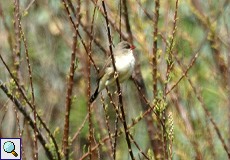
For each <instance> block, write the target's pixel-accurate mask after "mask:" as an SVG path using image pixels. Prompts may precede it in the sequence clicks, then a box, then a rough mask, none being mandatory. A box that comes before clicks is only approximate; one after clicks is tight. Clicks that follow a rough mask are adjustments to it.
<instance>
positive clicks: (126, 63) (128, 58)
mask: <svg viewBox="0 0 230 160" xmlns="http://www.w3.org/2000/svg"><path fill="white" fill-rule="evenodd" d="M115 61H116V69H117V71H118V72H119V73H120V74H122V73H124V72H129V74H131V73H132V71H133V69H134V65H135V58H134V56H133V53H132V51H129V53H128V54H126V55H121V56H119V57H116V58H115Z"/></svg>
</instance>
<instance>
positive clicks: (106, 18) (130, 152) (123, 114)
mask: <svg viewBox="0 0 230 160" xmlns="http://www.w3.org/2000/svg"><path fill="white" fill-rule="evenodd" d="M102 6H103V9H104V12H105V20H106V25H107V31H108V39H109V49H110V55H111V59H112V64H113V68H114V76H115V77H116V85H117V92H118V99H119V107H120V110H121V114H122V123H123V126H124V129H125V136H126V142H127V145H128V150H129V154H130V156H131V159H132V160H134V155H133V152H132V148H131V142H130V139H129V131H128V128H127V124H126V120H125V111H124V107H123V100H122V92H121V86H120V83H119V79H118V76H116V75H117V74H119V73H117V69H116V65H115V58H114V55H113V50H112V38H111V34H110V28H109V21H108V17H107V11H106V7H105V2H104V0H102Z"/></svg>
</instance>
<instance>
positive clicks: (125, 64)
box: [90, 41, 135, 103]
mask: <svg viewBox="0 0 230 160" xmlns="http://www.w3.org/2000/svg"><path fill="white" fill-rule="evenodd" d="M133 49H135V46H133V45H131V44H130V43H128V42H126V41H122V42H120V43H118V44H117V46H116V47H115V49H114V52H113V55H114V59H115V66H116V70H117V73H118V79H119V82H124V81H125V80H127V79H129V77H130V76H131V75H132V72H133V70H134V66H135V57H134V55H133ZM115 82H116V77H115V76H114V68H113V64H112V60H111V57H109V59H108V60H107V61H106V63H105V65H104V67H103V68H102V70H101V72H100V73H99V78H98V83H97V88H96V90H95V92H94V94H93V95H92V96H91V98H90V103H92V102H93V101H94V100H95V99H96V98H97V96H98V94H99V93H100V92H101V91H102V90H103V89H104V88H105V87H107V86H112V85H114V84H115Z"/></svg>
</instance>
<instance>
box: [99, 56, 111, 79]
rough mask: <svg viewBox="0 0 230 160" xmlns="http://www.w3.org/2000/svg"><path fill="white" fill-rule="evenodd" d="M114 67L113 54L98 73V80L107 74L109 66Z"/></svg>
mask: <svg viewBox="0 0 230 160" xmlns="http://www.w3.org/2000/svg"><path fill="white" fill-rule="evenodd" d="M110 67H112V60H111V56H109V58H108V59H107V60H106V62H105V65H104V66H103V68H102V69H101V71H100V72H99V74H98V80H100V79H101V78H102V76H103V75H104V74H105V72H106V70H107V69H108V68H110Z"/></svg>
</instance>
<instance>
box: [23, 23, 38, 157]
mask: <svg viewBox="0 0 230 160" xmlns="http://www.w3.org/2000/svg"><path fill="white" fill-rule="evenodd" d="M19 29H20V33H21V36H22V40H23V44H24V47H25V53H26V61H27V68H28V73H29V78H30V87H31V95H32V102H31V103H32V106H33V114H34V125H35V129H34V140H33V141H34V152H35V153H34V159H35V160H37V159H38V144H37V132H38V128H37V114H36V113H37V111H36V105H35V98H34V86H33V78H32V69H31V64H30V59H29V51H28V47H27V42H26V38H25V34H24V33H23V30H22V26H21V22H19Z"/></svg>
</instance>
